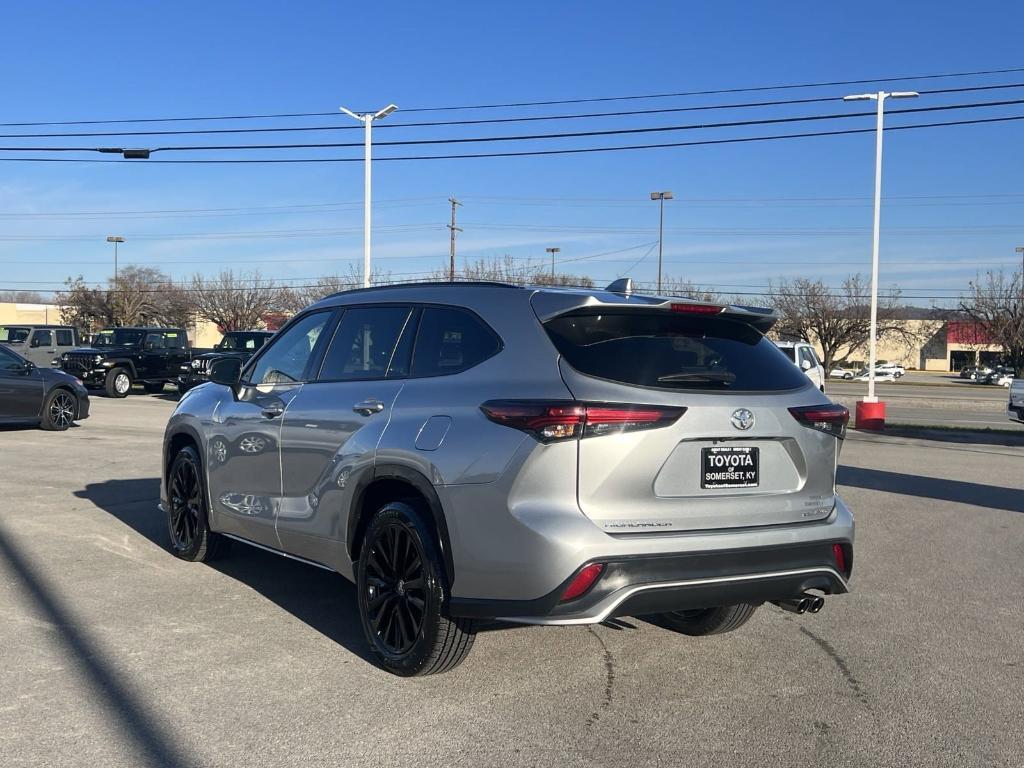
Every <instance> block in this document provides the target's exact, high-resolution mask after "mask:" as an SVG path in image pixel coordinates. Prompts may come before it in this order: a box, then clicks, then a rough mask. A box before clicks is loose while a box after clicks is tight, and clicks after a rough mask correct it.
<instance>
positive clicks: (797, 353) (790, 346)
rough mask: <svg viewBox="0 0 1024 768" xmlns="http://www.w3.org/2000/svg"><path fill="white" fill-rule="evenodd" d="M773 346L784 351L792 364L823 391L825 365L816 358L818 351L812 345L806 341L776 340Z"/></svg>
mask: <svg viewBox="0 0 1024 768" xmlns="http://www.w3.org/2000/svg"><path fill="white" fill-rule="evenodd" d="M775 346H777V347H778V348H779V349H781V350H782V351H783V352H785V353H786V357H788V358H789V359H790V360H791V361H792V363H793V365H795V366H797V367H798V368H799V369H800V370H802V371H803V372H804V373H806V374H807V378H809V379H810V380H811V381H813V382H814V386H816V387H817V388H818V389H820V390H821V391H822V392H824V391H825V366H823V365H822V364H821V361H820V360H819V359H818V353H817V352H815V351H814V347H812V346H811V345H810V344H808V343H807V342H806V341H777V342H775Z"/></svg>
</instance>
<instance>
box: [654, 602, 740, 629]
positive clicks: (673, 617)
mask: <svg viewBox="0 0 1024 768" xmlns="http://www.w3.org/2000/svg"><path fill="white" fill-rule="evenodd" d="M756 610H757V606H756V605H753V604H751V603H740V604H739V605H723V606H720V607H718V608H702V609H698V610H695V611H672V612H671V613H662V614H659V616H660V618H661V620H662V622H663V623H664V624H665V626H667V627H668V628H669V629H674V630H675V631H676V632H681V633H682V634H684V635H692V636H693V637H703V636H704V635H721V634H723V633H725V632H732V631H733V630H734V629H739V628H740V627H742V626H743V625H744V624H746V623H747V621H749V620H750V617H751V616H753V615H754V611H756Z"/></svg>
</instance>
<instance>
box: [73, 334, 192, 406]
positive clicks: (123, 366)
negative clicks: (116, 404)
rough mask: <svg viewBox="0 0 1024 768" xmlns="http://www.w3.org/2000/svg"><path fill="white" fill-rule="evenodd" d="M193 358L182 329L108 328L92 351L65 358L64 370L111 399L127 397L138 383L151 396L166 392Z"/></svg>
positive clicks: (75, 352)
mask: <svg viewBox="0 0 1024 768" xmlns="http://www.w3.org/2000/svg"><path fill="white" fill-rule="evenodd" d="M191 357H192V353H191V350H190V349H189V344H188V335H187V334H186V333H185V330H184V329H182V328H105V329H104V330H102V331H100V332H99V333H98V334H96V336H95V337H94V338H93V342H92V346H91V347H80V348H78V349H73V350H71V351H70V352H67V353H65V354H63V355H61V358H60V367H61V368H63V369H64V370H65V371H67V372H68V373H70V374H73V375H75V376H77V377H78V378H80V379H81V380H82V381H83V382H84V383H85V386H87V387H91V388H95V389H99V388H103V389H105V390H106V392H107V395H108V396H110V397H125V396H127V395H128V393H129V392H130V391H131V388H132V385H133V384H135V383H136V382H138V383H140V384H142V385H143V387H144V388H145V390H146V392H149V393H150V394H155V393H157V392H161V391H163V388H164V384H166V383H167V382H170V381H174V380H175V379H176V378H177V376H178V371H179V370H180V369H181V366H182V364H183V363H186V362H188V361H189V360H190V359H191Z"/></svg>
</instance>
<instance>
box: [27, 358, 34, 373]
mask: <svg viewBox="0 0 1024 768" xmlns="http://www.w3.org/2000/svg"><path fill="white" fill-rule="evenodd" d="M35 369H36V364H35V363H33V362H32V361H31V360H26V361H25V373H32V371H34V370H35Z"/></svg>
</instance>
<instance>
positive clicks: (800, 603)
mask: <svg viewBox="0 0 1024 768" xmlns="http://www.w3.org/2000/svg"><path fill="white" fill-rule="evenodd" d="M810 602H811V601H810V600H809V599H808V598H806V597H795V598H791V599H789V600H772V603H774V604H775V605H777V606H778V607H779V608H781V609H782V610H784V611H789V612H790V613H796V614H803V613H807V611H808V610H809V609H810V607H811V606H810Z"/></svg>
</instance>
